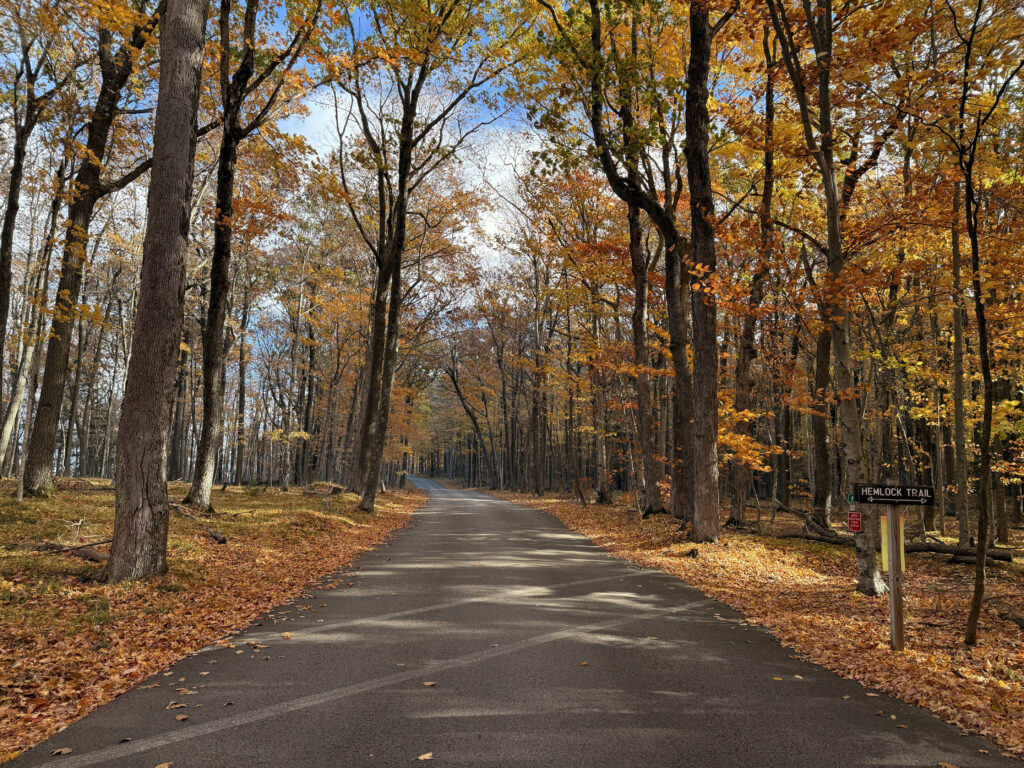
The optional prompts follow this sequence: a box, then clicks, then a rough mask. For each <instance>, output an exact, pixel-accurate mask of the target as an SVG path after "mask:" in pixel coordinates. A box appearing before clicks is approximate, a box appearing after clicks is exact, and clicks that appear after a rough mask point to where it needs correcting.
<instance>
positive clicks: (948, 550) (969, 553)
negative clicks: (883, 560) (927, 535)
mask: <svg viewBox="0 0 1024 768" xmlns="http://www.w3.org/2000/svg"><path fill="white" fill-rule="evenodd" d="M904 550H905V551H906V552H932V553H935V554H939V555H957V556H960V557H973V556H974V555H975V552H976V550H975V549H974V548H973V547H957V546H954V545H952V544H946V543H944V542H941V541H939V542H923V541H911V542H908V543H907V544H906V545H905V546H904ZM987 557H990V558H992V559H993V560H1002V561H1003V562H1005V563H1012V562H1013V551H1012V550H1009V549H1000V548H998V547H989V548H988V551H987Z"/></svg>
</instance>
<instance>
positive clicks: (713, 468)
mask: <svg viewBox="0 0 1024 768" xmlns="http://www.w3.org/2000/svg"><path fill="white" fill-rule="evenodd" d="M713 38H714V33H713V32H712V30H711V25H710V23H709V19H708V7H707V5H706V4H705V3H703V2H697V0H694V1H693V2H691V3H690V61H689V65H688V67H687V76H686V79H687V82H688V83H689V87H688V88H687V89H686V147H685V154H686V178H687V182H688V185H689V189H690V237H691V248H692V254H691V258H692V262H693V275H692V277H693V279H694V287H693V290H692V292H691V295H690V302H691V311H692V313H693V414H694V428H693V437H694V440H693V464H694V472H693V473H694V480H695V482H694V484H693V486H692V487H691V488H690V489H689V491H690V494H691V495H693V497H694V517H693V530H692V532H691V538H692V539H693V540H694V541H696V542H705V541H717V540H718V536H719V533H720V528H721V518H720V512H719V507H718V321H717V303H716V298H715V293H714V289H713V288H712V287H711V286H710V285H709V283H708V280H709V278H710V277H711V275H713V274H714V272H715V267H716V255H715V224H714V216H715V202H714V197H713V195H712V188H711V166H710V162H709V159H708V128H709V126H710V121H711V119H710V116H709V114H708V74H709V71H710V62H711V43H712V40H713ZM698 284H699V287H698Z"/></svg>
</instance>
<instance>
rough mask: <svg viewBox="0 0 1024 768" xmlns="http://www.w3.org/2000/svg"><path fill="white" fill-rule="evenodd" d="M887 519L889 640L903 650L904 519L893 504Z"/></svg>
mask: <svg viewBox="0 0 1024 768" xmlns="http://www.w3.org/2000/svg"><path fill="white" fill-rule="evenodd" d="M888 509H889V515H888V520H887V521H886V522H887V523H888V526H889V531H888V533H889V642H890V643H891V644H892V647H893V650H895V651H902V650H903V535H902V533H903V530H902V529H903V525H902V523H903V521H902V520H901V519H900V518H901V517H902V515H901V514H900V513H899V511H897V509H896V507H894V506H892V505H891V504H890V505H889V507H888Z"/></svg>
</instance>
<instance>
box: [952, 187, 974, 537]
mask: <svg viewBox="0 0 1024 768" xmlns="http://www.w3.org/2000/svg"><path fill="white" fill-rule="evenodd" d="M950 237H951V242H952V251H953V444H954V446H955V453H956V468H955V472H956V475H955V478H954V479H955V481H956V483H955V485H956V493H955V494H954V496H953V505H954V509H955V510H956V520H957V544H959V545H960V546H961V547H966V546H967V544H968V539H969V538H970V532H969V530H968V516H967V498H968V493H969V489H970V486H969V485H968V482H967V464H968V461H967V417H966V415H965V413H964V314H965V312H966V310H965V309H964V294H963V286H962V285H961V283H960V259H961V255H960V182H957V183H955V184H954V185H953V227H952V229H951V231H950Z"/></svg>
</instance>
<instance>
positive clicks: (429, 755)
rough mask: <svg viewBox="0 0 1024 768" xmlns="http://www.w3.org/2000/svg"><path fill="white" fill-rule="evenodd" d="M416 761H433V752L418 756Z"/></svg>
mask: <svg viewBox="0 0 1024 768" xmlns="http://www.w3.org/2000/svg"><path fill="white" fill-rule="evenodd" d="M416 759H417V760H433V759H434V753H433V752H424V753H423V754H422V755H420V756H419V757H417V758H416Z"/></svg>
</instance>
